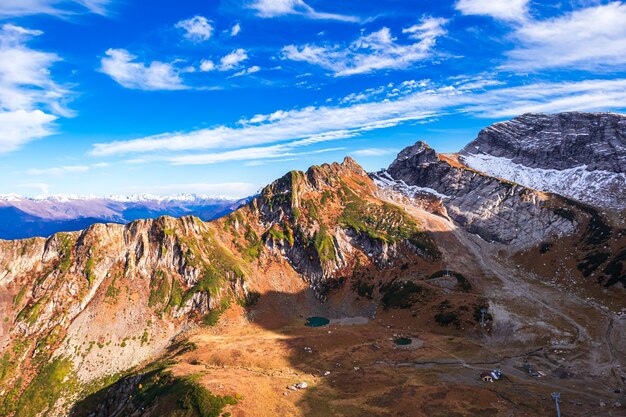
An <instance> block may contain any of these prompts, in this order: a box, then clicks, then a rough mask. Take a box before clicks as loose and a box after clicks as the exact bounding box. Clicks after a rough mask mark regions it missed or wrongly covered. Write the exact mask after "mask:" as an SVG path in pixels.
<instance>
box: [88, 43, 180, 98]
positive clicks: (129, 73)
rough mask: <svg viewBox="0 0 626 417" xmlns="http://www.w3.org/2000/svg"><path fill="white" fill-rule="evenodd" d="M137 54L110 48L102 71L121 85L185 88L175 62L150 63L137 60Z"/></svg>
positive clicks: (145, 88) (103, 60)
mask: <svg viewBox="0 0 626 417" xmlns="http://www.w3.org/2000/svg"><path fill="white" fill-rule="evenodd" d="M136 59H137V57H136V56H134V55H131V54H130V53H129V52H128V51H126V50H125V49H109V50H107V51H106V57H104V58H102V60H101V61H100V63H101V68H100V71H102V72H103V73H105V74H107V75H109V76H110V77H111V78H113V79H114V80H115V81H117V82H118V83H119V84H120V85H122V86H123V87H126V88H133V89H138V90H183V89H186V88H188V87H187V86H185V84H184V83H183V80H182V79H181V77H180V75H179V71H178V70H177V69H176V67H175V66H174V64H173V63H166V62H159V61H152V62H151V63H150V64H149V65H146V64H145V63H143V62H136V61H135V60H136Z"/></svg>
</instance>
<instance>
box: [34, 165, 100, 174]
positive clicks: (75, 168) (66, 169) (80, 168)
mask: <svg viewBox="0 0 626 417" xmlns="http://www.w3.org/2000/svg"><path fill="white" fill-rule="evenodd" d="M108 166H109V164H107V163H106V162H99V163H96V164H91V165H66V166H61V167H53V168H31V169H29V170H28V171H26V174H28V175H54V176H61V175H64V174H76V173H83V172H87V171H90V170H92V169H94V168H105V167H108Z"/></svg>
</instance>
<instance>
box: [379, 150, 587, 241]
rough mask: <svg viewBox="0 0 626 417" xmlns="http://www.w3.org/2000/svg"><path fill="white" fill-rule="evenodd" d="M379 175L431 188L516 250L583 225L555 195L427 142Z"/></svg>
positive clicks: (461, 219) (489, 236)
mask: <svg viewBox="0 0 626 417" xmlns="http://www.w3.org/2000/svg"><path fill="white" fill-rule="evenodd" d="M375 177H377V178H386V179H387V181H388V182H389V183H390V184H393V183H395V184H398V183H400V184H401V185H405V186H408V187H419V188H420V189H421V190H422V191H430V192H431V193H432V194H433V195H435V196H437V197H439V198H440V199H441V201H442V202H443V204H444V205H445V207H446V210H447V215H448V216H449V217H450V218H452V219H453V220H454V221H455V222H457V223H459V224H460V225H461V226H463V227H464V228H465V229H467V230H468V231H469V232H471V233H475V234H477V235H479V236H481V237H482V238H483V239H485V240H487V241H493V242H499V243H503V244H506V245H510V246H511V247H512V248H514V249H521V248H525V247H529V246H532V245H534V244H536V243H537V242H539V241H541V240H544V239H546V238H547V237H549V236H559V235H565V234H572V233H573V232H574V230H575V228H576V226H577V224H576V220H575V219H567V218H564V217H563V216H560V215H559V214H557V212H555V208H556V206H555V200H554V197H552V196H550V195H546V194H543V193H540V192H537V191H534V190H531V189H528V188H526V187H523V186H521V185H519V184H515V183H511V182H508V181H503V180H501V179H498V178H494V177H490V176H488V175H485V174H483V173H480V172H477V171H474V170H471V169H467V168H466V167H464V166H463V165H462V164H459V163H458V162H456V161H454V160H453V159H450V158H446V157H443V156H441V155H438V154H437V153H436V152H435V151H434V150H433V149H431V148H430V147H429V146H428V145H427V144H425V143H424V142H417V143H416V144H415V145H413V146H410V147H407V148H406V149H404V150H402V151H401V152H400V153H399V154H398V157H397V158H396V159H395V160H394V161H393V163H392V164H391V165H390V166H389V168H388V169H387V170H386V171H383V172H379V173H377V174H375Z"/></svg>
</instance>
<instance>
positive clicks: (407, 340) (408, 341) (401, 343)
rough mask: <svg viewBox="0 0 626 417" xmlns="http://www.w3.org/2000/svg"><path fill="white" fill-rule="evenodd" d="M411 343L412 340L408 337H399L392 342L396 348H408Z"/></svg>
mask: <svg viewBox="0 0 626 417" xmlns="http://www.w3.org/2000/svg"><path fill="white" fill-rule="evenodd" d="M412 342H413V340H412V339H410V338H408V337H401V338H399V339H396V340H394V341H393V343H395V344H396V345H398V346H408V345H410V344H411V343H412Z"/></svg>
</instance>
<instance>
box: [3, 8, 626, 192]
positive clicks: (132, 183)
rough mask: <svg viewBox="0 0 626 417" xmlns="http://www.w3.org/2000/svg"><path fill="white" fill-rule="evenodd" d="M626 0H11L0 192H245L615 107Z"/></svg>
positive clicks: (621, 97) (620, 102)
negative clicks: (527, 117)
mask: <svg viewBox="0 0 626 417" xmlns="http://www.w3.org/2000/svg"><path fill="white" fill-rule="evenodd" d="M624 22H626V2H620V1H594V0H569V1H552V2H550V1H541V2H539V1H529V0H456V1H445V0H444V1H437V2H433V1H422V0H420V1H418V0H414V1H410V0H404V1H402V0H360V1H336V0H335V1H331V0H306V1H305V0H242V1H234V0H221V1H220V0H202V1H200V0H194V1H192V0H177V1H175V2H174V1H168V0H150V1H146V0H144V1H131V0H1V1H0V174H1V175H2V178H3V180H2V181H1V182H0V194H9V193H15V194H21V195H26V196H41V195H53V194H79V195H97V196H106V195H112V194H115V195H128V194H143V193H147V194H155V195H173V194H180V193H195V194H202V195H220V196H227V197H243V196H247V195H251V194H253V193H255V192H256V191H257V190H259V189H260V188H261V187H262V186H264V185H265V184H267V183H270V182H271V181H273V180H274V179H276V178H278V177H280V176H282V175H283V174H285V173H286V172H288V171H289V170H292V169H300V170H305V169H306V168H307V167H309V166H311V165H315V164H322V163H324V162H332V161H341V160H342V159H343V157H344V156H346V155H350V156H352V157H353V158H354V159H356V160H357V162H359V163H360V164H361V165H362V166H363V167H364V168H365V169H367V170H370V171H374V170H378V169H380V168H383V167H386V166H388V165H389V163H390V162H391V161H392V160H393V159H394V157H395V155H396V154H397V153H398V152H399V151H400V150H401V149H402V148H404V147H405V146H408V145H411V144H413V143H415V142H416V141H417V140H423V141H425V142H427V143H429V144H430V145H431V146H432V147H433V148H435V149H436V150H437V151H439V152H456V151H459V150H460V149H461V148H462V147H463V146H464V145H465V144H467V143H468V142H470V141H471V140H473V139H474V138H475V137H476V135H477V134H478V132H479V131H480V130H481V129H482V128H484V127H486V126H488V125H490V124H492V123H494V122H498V121H502V120H508V119H510V118H513V117H515V116H517V115H520V114H523V113H528V112H544V113H557V112H561V111H613V112H623V111H624V108H625V107H626V25H625V24H624Z"/></svg>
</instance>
